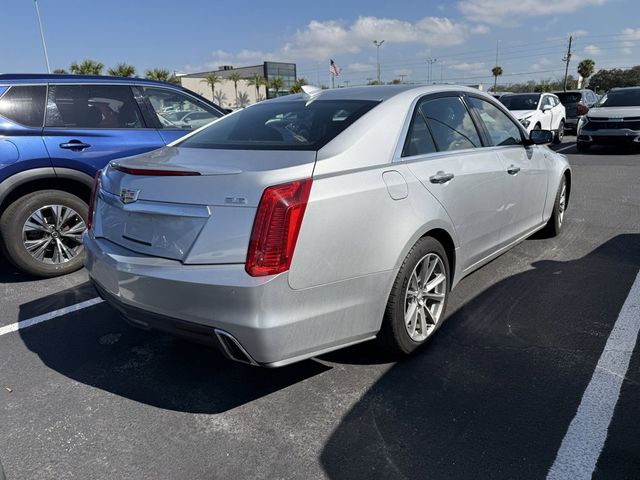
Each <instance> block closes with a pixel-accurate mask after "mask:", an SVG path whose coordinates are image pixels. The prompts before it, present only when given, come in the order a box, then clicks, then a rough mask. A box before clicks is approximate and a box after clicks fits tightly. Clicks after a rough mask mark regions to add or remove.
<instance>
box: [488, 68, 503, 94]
mask: <svg viewBox="0 0 640 480" xmlns="http://www.w3.org/2000/svg"><path fill="white" fill-rule="evenodd" d="M503 73H504V72H503V70H502V67H501V66H500V65H496V66H495V67H493V68H492V69H491V75H493V91H494V92H495V91H496V88H498V77H499V76H500V75H502V74H503Z"/></svg>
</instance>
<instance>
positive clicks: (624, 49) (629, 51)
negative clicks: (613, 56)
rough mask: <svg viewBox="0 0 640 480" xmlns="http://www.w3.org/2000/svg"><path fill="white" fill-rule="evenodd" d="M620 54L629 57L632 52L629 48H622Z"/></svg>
mask: <svg viewBox="0 0 640 480" xmlns="http://www.w3.org/2000/svg"><path fill="white" fill-rule="evenodd" d="M620 52H622V54H623V55H631V54H632V53H633V50H631V48H630V47H623V48H622V49H621V50H620Z"/></svg>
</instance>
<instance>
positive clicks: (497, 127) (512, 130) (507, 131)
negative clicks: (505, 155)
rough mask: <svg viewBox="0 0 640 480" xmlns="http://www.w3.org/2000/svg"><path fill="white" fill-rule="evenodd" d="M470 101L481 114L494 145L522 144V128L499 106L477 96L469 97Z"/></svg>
mask: <svg viewBox="0 0 640 480" xmlns="http://www.w3.org/2000/svg"><path fill="white" fill-rule="evenodd" d="M469 103H470V104H471V105H472V106H473V108H475V109H476V110H477V111H478V113H479V114H480V118H481V119H482V122H483V123H484V125H485V127H486V128H487V132H488V133H489V138H490V139H491V143H492V145H495V146H504V145H521V144H522V134H521V132H520V128H518V126H517V125H516V124H515V123H514V122H513V121H512V120H511V119H510V118H509V117H508V116H507V115H506V114H505V113H504V112H503V111H501V110H500V109H499V108H498V107H496V106H495V105H493V104H491V103H490V102H487V101H486V100H482V99H480V98H477V97H469Z"/></svg>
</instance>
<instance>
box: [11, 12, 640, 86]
mask: <svg viewBox="0 0 640 480" xmlns="http://www.w3.org/2000/svg"><path fill="white" fill-rule="evenodd" d="M38 4H39V6H40V13H41V16H42V22H43V27H44V34H45V39H46V43H47V47H48V53H49V60H50V64H51V68H52V69H53V68H68V66H69V65H70V64H71V62H74V61H82V60H83V59H85V58H92V59H94V60H97V61H100V62H102V63H104V64H105V66H106V67H111V66H114V65H116V64H117V63H119V62H127V63H130V64H133V65H134V66H135V67H136V68H137V70H138V74H142V73H143V72H144V70H145V69H148V68H155V67H158V68H166V69H168V70H171V71H176V72H178V73H192V72H200V71H206V70H213V69H217V68H218V67H219V66H221V65H233V66H236V67H239V66H246V65H255V64H259V63H262V62H263V61H265V60H273V61H287V62H294V63H296V64H297V70H298V77H304V78H305V79H306V80H307V81H308V82H309V83H311V84H328V82H329V60H330V59H334V60H335V62H336V63H337V64H338V65H339V66H340V67H341V68H342V73H341V75H340V77H338V79H337V82H338V84H340V85H358V84H364V83H366V82H367V81H369V80H372V79H375V78H376V76H377V72H376V70H377V67H376V47H375V46H374V44H373V41H374V40H377V41H382V40H384V43H383V44H382V46H381V47H380V49H379V55H380V69H381V77H382V80H383V81H391V80H393V79H396V78H398V79H401V80H403V81H406V82H425V81H427V80H428V79H429V75H430V76H431V80H432V81H441V80H442V81H445V82H455V83H467V84H476V83H484V84H491V83H492V77H491V68H492V67H493V66H494V65H495V64H496V53H497V56H498V64H499V65H500V66H502V68H503V71H504V74H503V76H502V78H501V83H503V82H504V83H510V82H521V81H527V80H531V79H535V80H542V79H555V78H558V77H560V76H561V75H562V74H563V73H564V63H563V61H562V58H563V56H564V55H565V54H566V50H567V46H568V38H569V35H572V36H573V45H572V58H571V63H570V66H569V72H570V73H574V74H575V69H576V67H577V64H578V62H579V61H580V60H581V59H583V58H591V59H593V60H594V61H595V62H596V70H597V69H599V68H612V67H620V68H624V67H631V66H634V65H638V64H640V3H639V2H638V0H551V1H550V0H458V1H449V2H447V1H442V0H440V1H429V0H411V1H406V0H395V1H390V0H385V1H378V0H367V1H363V0H342V1H334V0H323V1H321V2H305V1H300V0H298V1H295V2H293V1H288V0H286V1H285V0H281V1H274V2H265V1H264V0H261V1H253V0H244V1H242V2H233V1H228V0H227V1H224V2H223V1H212V0H182V1H181V2H166V1H165V2H163V1H158V0H155V1H148V0H133V1H132V0H128V1H124V0H101V1H100V0H99V1H95V0H94V1H92V0H89V1H87V0H83V1H82V0H39V1H38ZM0 36H1V38H2V39H3V41H2V52H1V53H0V72H2V73H26V72H44V71H46V66H45V62H44V55H43V51H42V44H41V40H40V35H39V30H38V23H37V17H36V13H35V7H34V1H33V0H0ZM428 59H432V61H431V68H430V69H429V67H428V61H427V60H428ZM429 70H430V71H431V73H429Z"/></svg>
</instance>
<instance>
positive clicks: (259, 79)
mask: <svg viewBox="0 0 640 480" xmlns="http://www.w3.org/2000/svg"><path fill="white" fill-rule="evenodd" d="M247 84H248V85H249V86H255V87H256V101H258V102H259V101H260V86H262V85H266V81H265V79H264V77H263V76H262V75H260V74H259V73H256V74H255V75H254V76H253V77H251V78H249V80H247Z"/></svg>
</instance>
